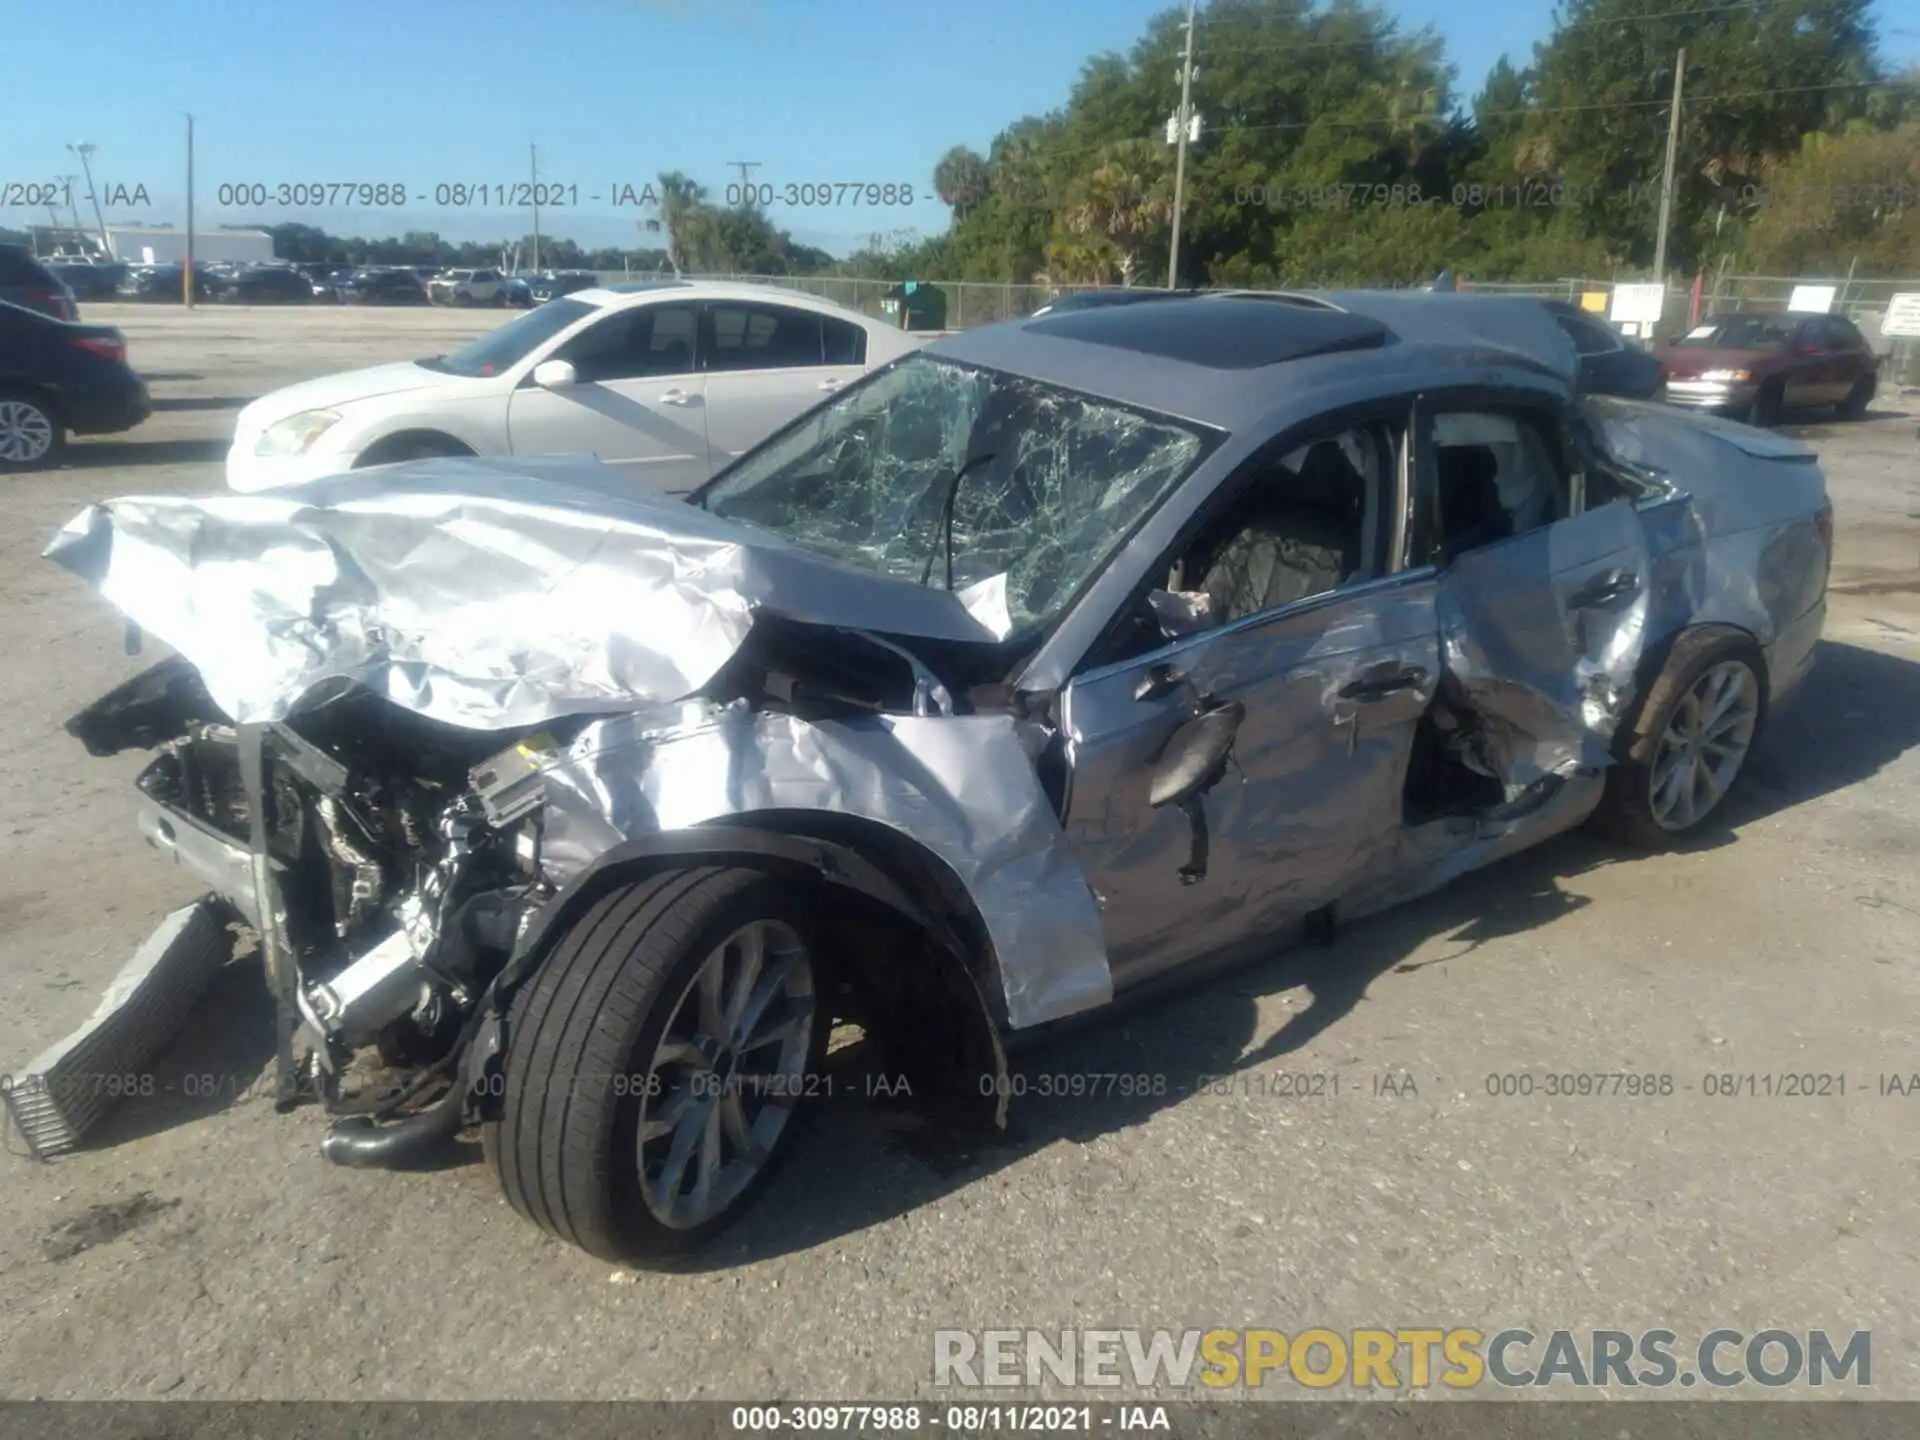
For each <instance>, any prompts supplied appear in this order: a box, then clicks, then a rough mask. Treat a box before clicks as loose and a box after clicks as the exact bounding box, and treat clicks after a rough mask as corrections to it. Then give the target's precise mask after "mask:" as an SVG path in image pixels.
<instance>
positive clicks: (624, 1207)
mask: <svg viewBox="0 0 1920 1440" xmlns="http://www.w3.org/2000/svg"><path fill="white" fill-rule="evenodd" d="M812 904H813V900H812V896H811V895H810V894H809V892H808V890H806V889H805V888H803V887H801V886H799V885H797V884H796V883H794V882H792V881H789V880H784V879H780V878H778V877H775V876H771V875H767V874H765V873H763V872H760V871H757V870H746V869H740V868H736V867H726V866H714V867H702V868H697V869H681V870H672V871H669V872H667V873H665V874H662V875H654V876H650V877H648V878H646V879H643V880H639V881H636V882H634V883H632V884H630V885H626V886H623V887H622V888H620V889H618V890H615V891H614V892H612V893H611V894H609V895H607V896H605V897H604V898H602V899H601V900H599V901H598V902H597V903H596V904H594V905H593V906H592V908H591V909H589V910H588V911H587V913H586V915H585V916H583V917H582V919H581V920H580V921H579V923H577V924H576V925H574V926H573V928H572V929H571V930H569V931H568V932H567V934H566V935H565V936H564V937H562V939H561V940H560V942H559V944H558V945H557V946H556V948H555V949H554V952H553V953H552V954H551V955H550V956H549V957H548V958H547V960H546V962H545V964H543V965H542V966H541V968H540V970H539V972H538V973H537V974H536V975H535V976H534V977H533V978H532V980H530V981H529V982H527V983H526V984H525V985H524V986H523V987H522V988H521V989H520V991H519V992H518V993H517V994H516V995H515V996H514V999H513V1003H512V1005H511V1007H510V1008H509V1014H508V1026H507V1054H506V1061H505V1086H504V1092H503V1094H502V1097H501V1112H500V1118H499V1119H498V1120H495V1121H490V1122H488V1123H487V1124H486V1126H485V1127H484V1130H483V1134H482V1143H483V1145H484V1148H485V1151H486V1154H487V1158H488V1161H489V1162H490V1163H491V1165H492V1166H493V1172H494V1175H495V1176H496V1178H498V1180H499V1182H500V1188H501V1190H502V1191H503V1192H504V1193H505V1195H506V1197H507V1201H508V1203H509V1204H511V1205H512V1206H513V1208H514V1209H515V1210H517V1211H519V1212H520V1214H522V1215H524V1216H525V1217H526V1218H527V1219H529V1220H531V1221H533V1222H534V1223H535V1224H536V1225H539V1226H540V1227H541V1228H542V1229H544V1230H547V1231H549V1232H550V1233H552V1234H554V1235H556V1236H558V1237H559V1238H560V1239H562V1240H565V1241H567V1242H568V1243H569V1244H573V1245H577V1246H579V1247H580V1248H581V1249H583V1250H585V1251H587V1252H588V1253H589V1254H592V1255H597V1256H599V1257H600V1258H602V1259H604V1260H616V1261H618V1260H629V1261H645V1260H661V1259H666V1258H667V1257H670V1256H672V1255H675V1254H679V1253H682V1252H684V1251H687V1250H690V1249H693V1248H695V1247H697V1246H698V1245H699V1244H700V1243H701V1242H703V1241H704V1240H706V1239H707V1238H708V1237H709V1236H711V1235H712V1234H714V1233H715V1232H716V1231H718V1230H721V1229H723V1228H725V1227H726V1226H727V1225H729V1224H731V1223H732V1222H733V1221H734V1220H735V1219H737V1218H738V1217H739V1215H740V1214H741V1213H742V1212H743V1211H744V1210H745V1209H746V1208H747V1207H748V1206H749V1205H750V1204H751V1203H752V1201H753V1199H754V1197H755V1196H756V1195H758V1194H759V1193H760V1191H761V1190H762V1189H763V1188H764V1187H765V1185H766V1184H767V1182H768V1181H769V1180H771V1179H772V1178H773V1176H774V1174H775V1172H776V1171H777V1170H778V1168H779V1165H780V1162H781V1161H782V1159H784V1157H785V1156H786V1154H787V1153H788V1151H789V1150H790V1148H791V1145H792V1141H793V1138H794V1136H795V1134H796V1133H797V1132H798V1131H799V1129H800V1128H801V1123H800V1122H801V1120H802V1112H803V1110H804V1107H800V1109H797V1110H796V1111H795V1112H794V1113H793V1114H792V1115H791V1116H790V1118H789V1119H788V1121H787V1123H786V1124H785V1127H784V1128H783V1129H782V1130H781V1131H780V1133H779V1134H778V1136H777V1137H776V1138H775V1140H774V1142H773V1144H772V1145H771V1146H770V1147H769V1149H768V1156H767V1158H766V1159H765V1160H764V1161H763V1162H762V1163H761V1166H760V1169H759V1171H758V1172H757V1173H755V1174H753V1175H752V1177H751V1179H750V1180H749V1181H748V1182H747V1184H746V1186H745V1188H744V1189H743V1190H742V1191H741V1192H740V1193H739V1194H737V1195H736V1196H734V1197H733V1198H732V1200H731V1201H729V1202H728V1203H727V1204H726V1205H725V1206H724V1208H722V1209H721V1210H720V1211H719V1212H718V1213H717V1214H715V1215H713V1216H712V1217H711V1218H710V1219H708V1220H707V1221H706V1222H705V1223H703V1224H699V1225H696V1226H691V1227H688V1228H676V1227H673V1226H670V1225H668V1224H666V1223H664V1222H663V1221H662V1220H661V1219H660V1218H659V1217H657V1216H656V1215H655V1214H654V1212H653V1211H652V1209H651V1208H650V1207H649V1205H648V1203H647V1200H646V1198H645V1196H644V1194H643V1192H642V1188H641V1179H640V1173H641V1172H640V1164H641V1153H640V1152H641V1146H640V1140H639V1124H640V1119H641V1113H642V1112H641V1103H642V1102H641V1097H640V1095H639V1094H638V1093H635V1092H636V1091H637V1090H639V1089H640V1088H641V1086H639V1085H634V1084H631V1083H629V1084H628V1085H625V1086H622V1085H617V1084H615V1083H612V1081H611V1079H610V1077H618V1076H638V1077H643V1078H644V1077H646V1076H648V1075H649V1074H650V1073H651V1064H652V1061H653V1057H654V1055H655V1052H656V1049H657V1047H658V1045H659V1043H660V1040H661V1037H662V1036H663V1035H664V1034H665V1033H666V1031H667V1027H668V1025H669V1023H670V1021H672V1019H673V1018H674V1011H675V1009H676V1008H677V1006H678V1005H679V1003H680V1000H681V998H682V997H683V996H684V995H686V993H687V991H688V987H689V986H690V985H691V984H692V983H693V980H694V977H695V976H696V975H697V974H698V973H699V971H700V968H701V966H702V964H703V963H704V961H705V960H706V958H707V956H708V955H709V954H710V953H711V952H712V951H713V949H714V947H715V946H717V945H719V944H720V943H721V942H722V941H723V940H725V939H726V938H727V937H728V936H729V935H731V934H733V933H734V932H735V931H736V930H738V929H739V928H740V927H741V926H743V925H747V924H751V923H753V922H754V921H756V920H777V921H780V922H782V923H784V924H785V925H787V926H789V927H790V928H791V929H792V930H793V931H794V932H795V933H796V934H797V935H799V936H800V937H801V939H802V943H803V944H804V945H805V946H806V948H807V951H808V955H809V960H810V964H811V966H812V967H813V970H812V979H813V994H814V997H815V998H814V1008H813V1019H812V1033H811V1034H810V1035H809V1036H808V1037H807V1067H808V1072H807V1073H808V1074H810V1075H811V1074H817V1073H818V1071H819V1066H820V1062H821V1060H822V1058H823V1057H824V1054H825V1050H826V1037H827V1031H828V1029H829V1024H828V1018H827V1015H826V1012H825V1009H824V1001H825V994H826V986H825V984H824V983H823V980H824V977H823V976H822V975H821V974H820V972H819V970H818V965H819V957H820V956H822V954H823V953H824V952H823V949H822V947H821V946H820V945H819V944H818V943H817V940H816V939H815V938H814V932H813V930H812V928H811V921H810V916H811V915H812V913H813V910H812ZM621 1090H625V1091H627V1093H625V1094H622V1093H618V1092H619V1091H621ZM796 1098H797V1097H796Z"/></svg>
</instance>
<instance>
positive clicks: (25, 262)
mask: <svg viewBox="0 0 1920 1440" xmlns="http://www.w3.org/2000/svg"><path fill="white" fill-rule="evenodd" d="M0 300H8V301H11V302H12V303H13V304H15V305H24V306H25V307H26V308H27V309H29V310H38V311H39V312H40V313H41V314H42V315H51V316H53V318H54V319H56V320H78V319H79V318H80V307H79V306H78V305H76V304H74V303H73V292H72V291H71V290H69V289H68V288H67V287H66V285H65V284H64V283H63V282H62V281H61V280H60V278H59V277H58V276H56V275H55V274H54V273H53V272H52V271H51V270H49V269H47V267H46V266H44V265H42V264H41V263H40V262H39V261H38V260H36V259H34V258H33V252H32V251H31V250H29V249H27V247H26V246H24V245H0Z"/></svg>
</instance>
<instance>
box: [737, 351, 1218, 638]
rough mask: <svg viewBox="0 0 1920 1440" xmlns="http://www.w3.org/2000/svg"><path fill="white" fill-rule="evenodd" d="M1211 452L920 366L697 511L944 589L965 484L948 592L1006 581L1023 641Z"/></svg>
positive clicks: (1157, 426) (1019, 381)
mask: <svg viewBox="0 0 1920 1440" xmlns="http://www.w3.org/2000/svg"><path fill="white" fill-rule="evenodd" d="M1211 443H1212V437H1211V435H1210V432H1206V431H1203V430H1201V429H1199V428H1197V427H1194V426H1191V425H1188V424H1185V423H1184V422H1181V421H1178V420H1175V419H1173V418H1171V417H1167V416H1158V415H1147V414H1143V413H1141V412H1139V411H1136V410H1132V409H1128V408H1126V407H1124V406H1121V405H1116V404H1113V403H1111V402H1108V401H1104V400H1101V399H1099V398H1097V397H1095V396H1091V395H1084V394H1080V393H1078V392H1075V391H1071V390H1066V389H1062V388H1060V387H1058V386H1054V385H1048V384H1044V383H1041V382H1038V381H1034V380H1030V379H1026V378H1024V377H1021V376H1015V375H1007V374H1002V373H1000V372H997V371H991V370H982V369H977V368H974V367H971V366H964V365H958V364H954V363H953V362H951V361H945V360H939V359H935V358H932V357H929V356H912V357H910V358H909V359H907V360H905V361H903V362H901V363H900V364H899V365H896V366H894V367H892V368H891V369H889V370H886V371H884V372H882V373H881V374H879V375H878V376H876V377H875V378H874V379H873V380H872V381H871V382H869V383H868V384H865V385H862V386H860V387H859V388H857V389H855V390H851V391H849V392H848V393H847V394H846V395H845V396H843V397H841V398H840V399H839V400H837V401H835V402H834V403H833V404H831V405H829V406H827V407H825V408H823V409H822V410H820V411H818V412H817V413H816V414H814V415H813V416H812V417H811V418H809V419H807V420H805V421H803V422H802V423H801V424H800V425H799V426H797V427H796V428H795V429H793V430H792V431H790V432H788V433H787V434H786V435H784V436H782V437H779V438H777V439H775V440H774V441H772V442H771V443H769V444H768V445H766V446H765V447H763V448H762V449H760V450H759V451H757V452H756V453H754V454H751V455H749V456H747V457H746V458H745V459H743V460H741V461H740V462H739V463H738V464H736V465H735V466H734V467H733V468H732V469H731V470H729V471H728V472H727V473H726V474H725V475H724V476H722V477H721V478H720V479H719V480H718V481H716V482H715V484H714V485H713V486H712V488H711V489H709V490H708V492H707V493H706V495H705V496H704V497H703V499H702V502H701V503H703V504H704V505H705V507H706V508H707V509H708V510H710V511H712V512H713V513H714V514H717V515H721V516H724V517H725V518H727V519H730V520H735V521H741V522H744V523H747V524H751V525H756V526H759V527H762V528H764V529H767V530H771V531H774V532H776V533H778V534H779V535H780V536H782V538H784V539H786V540H788V541H790V542H791V543H793V544H795V545H798V546H800V547H802V548H804V549H807V550H811V551H814V552H815V553H818V554H822V555H826V556H828V557H830V558H832V559H835V560H839V561H841V562H843V563H846V564H850V565H855V566H858V567H860V568H862V569H866V570H872V571H878V572H880V573H882V574H885V575H889V576H894V577H897V578H900V579H905V580H912V581H916V582H918V581H920V580H921V579H922V576H925V577H926V583H929V584H932V585H937V586H945V585H947V584H948V580H947V574H946V558H945V557H946V550H947V537H946V534H945V530H946V526H945V523H944V516H943V513H942V512H943V506H944V504H945V502H946V500H947V491H948V488H949V486H951V485H952V484H953V481H954V477H955V476H956V474H958V475H959V476H960V479H959V484H958V487H957V489H955V490H954V493H953V497H952V529H953V535H952V553H953V575H952V582H951V588H952V589H954V590H955V591H963V590H967V589H970V588H972V587H976V586H984V585H986V584H987V583H988V582H995V581H998V582H1001V583H1003V584H1004V594H1005V601H1006V611H1007V615H1008V617H1009V619H1010V621H1011V628H1012V629H1013V630H1014V631H1021V630H1026V629H1029V628H1032V627H1035V626H1037V625H1039V624H1042V623H1044V622H1046V621H1047V620H1049V619H1051V618H1052V617H1053V616H1054V615H1056V614H1057V613H1058V612H1059V611H1060V610H1061V609H1063V608H1064V607H1065V605H1066V603H1067V602H1068V600H1070V599H1071V598H1072V596H1073V595H1074V594H1075V593H1076V592H1077V591H1078V590H1079V589H1080V587H1081V585H1082V584H1084V583H1085V582H1086V581H1087V580H1088V579H1090V578H1091V577H1092V576H1093V575H1095V574H1096V573H1098V571H1099V570H1100V569H1101V567H1103V566H1104V565H1105V564H1106V563H1107V562H1108V560H1109V559H1111V557H1112V556H1113V554H1114V552H1115V551H1117V550H1118V549H1119V547H1120V546H1121V545H1122V544H1123V543H1125V541H1126V538H1127V537H1128V536H1129V535H1130V534H1131V533H1132V532H1133V529H1134V527H1135V526H1136V525H1137V524H1138V523H1139V522H1140V521H1141V520H1142V519H1143V518H1144V517H1145V516H1146V515H1147V514H1148V513H1149V512H1150V511H1151V510H1152V509H1153V508H1154V506H1156V505H1157V504H1159V502H1160V501H1161V499H1162V498H1163V497H1164V496H1165V495H1166V494H1167V493H1168V492H1169V491H1171V490H1172V489H1173V487H1174V486H1175V485H1177V484H1178V483H1179V482H1180V481H1181V480H1183V479H1184V478H1185V477H1186V476H1187V475H1188V474H1189V473H1191V471H1192V470H1193V468H1194V467H1195V465H1197V464H1198V463H1199V461H1200V459H1201V457H1202V456H1203V455H1204V454H1205V453H1206V452H1207V450H1208V449H1209V448H1211ZM969 462H971V463H969ZM963 467H965V469H964V473H962V470H963ZM1002 577H1004V579H1002Z"/></svg>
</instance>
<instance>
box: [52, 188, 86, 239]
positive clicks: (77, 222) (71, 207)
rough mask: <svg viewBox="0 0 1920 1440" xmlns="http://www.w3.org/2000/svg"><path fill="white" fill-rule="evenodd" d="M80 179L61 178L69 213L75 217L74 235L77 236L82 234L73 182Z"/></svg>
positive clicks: (62, 190)
mask: <svg viewBox="0 0 1920 1440" xmlns="http://www.w3.org/2000/svg"><path fill="white" fill-rule="evenodd" d="M79 178H80V177H79V176H78V175H62V176H61V177H60V191H61V193H62V194H63V195H65V196H66V197H67V213H68V214H69V215H71V216H72V217H73V233H74V234H76V235H78V234H79V233H80V207H79V206H78V205H76V204H75V203H74V201H73V182H74V181H76V180H78V179H79ZM55 223H58V222H55Z"/></svg>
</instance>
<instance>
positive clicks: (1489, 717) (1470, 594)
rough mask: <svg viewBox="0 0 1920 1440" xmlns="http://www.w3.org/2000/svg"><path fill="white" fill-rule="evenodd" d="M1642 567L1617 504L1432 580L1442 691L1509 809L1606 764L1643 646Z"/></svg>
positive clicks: (1630, 525) (1633, 533) (1468, 558)
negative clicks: (1553, 780)
mask: <svg viewBox="0 0 1920 1440" xmlns="http://www.w3.org/2000/svg"><path fill="white" fill-rule="evenodd" d="M1650 567H1651V560H1650V556H1649V554H1648V551H1647V546H1646V541H1645V537H1644V535H1643V534H1642V531H1641V528H1640V520H1639V516H1638V515H1637V514H1636V512H1635V511H1634V509H1633V507H1631V506H1629V505H1627V504H1624V503H1618V504H1612V505H1603V506H1601V507H1599V508H1598V509H1596V510H1591V511H1588V512H1586V513H1585V514H1582V515H1577V516H1574V517H1572V518H1571V519H1568V520H1562V521H1560V522H1558V523H1556V524H1553V525H1551V526H1547V527H1545V528H1543V529H1538V530H1534V531H1531V532H1529V533H1528V534H1525V535H1521V536H1517V537H1515V538H1513V539H1510V540H1506V541H1502V542H1501V543H1499V544H1495V545H1489V546H1486V547H1484V548H1482V549H1478V550H1472V551H1469V552H1468V553H1466V554H1464V555H1462V556H1460V557H1459V558H1458V559H1456V560H1455V561H1453V563H1452V564H1451V565H1450V566H1449V567H1448V568H1447V570H1446V572H1445V573H1444V574H1443V575H1442V576H1441V577H1440V586H1439V605H1438V615H1439V624H1440V637H1441V644H1442V647H1443V650H1444V664H1445V667H1446V672H1447V685H1448V689H1449V692H1450V693H1451V694H1452V695H1453V696H1454V697H1455V700H1456V703H1457V707H1458V708H1459V709H1461V710H1463V711H1465V712H1467V713H1469V714H1470V715H1471V716H1472V717H1473V718H1474V720H1475V721H1476V722H1477V726H1476V732H1475V735H1474V738H1473V742H1472V744H1473V750H1472V755H1473V758H1475V759H1477V761H1478V762H1479V768H1481V769H1483V770H1484V772H1485V773H1486V774H1489V775H1491V776H1492V777H1493V778H1494V779H1496V780H1498V781H1500V783H1501V784H1502V786H1504V787H1505V790H1506V793H1507V798H1508V800H1509V801H1512V800H1515V799H1517V798H1518V797H1519V796H1520V795H1522V794H1523V793H1524V792H1526V791H1527V790H1529V789H1530V788H1532V787H1533V786H1535V785H1538V784H1539V783H1540V782H1542V781H1543V780H1545V779H1546V778H1548V777H1550V776H1558V777H1561V778H1563V779H1564V778H1565V777H1567V776H1570V775H1572V774H1574V773H1575V772H1577V771H1579V770H1583V769H1585V770H1599V769H1602V768H1604V767H1605V766H1606V764H1607V763H1608V749H1609V745H1610V743H1611V741H1612V738H1613V734H1614V731H1615V729H1616V728H1617V726H1618V724H1619V721H1620V718H1621V716H1622V715H1623V714H1625V712H1626V707H1627V705H1628V704H1629V703H1631V700H1632V697H1633V693H1634V684H1635V677H1636V671H1637V668H1638V666H1639V663H1640V655H1641V652H1642V650H1643V648H1644V647H1645V644H1646V637H1647V611H1648V606H1649V597H1650V594H1651V589H1650V584H1651V577H1650V573H1649V572H1650Z"/></svg>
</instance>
